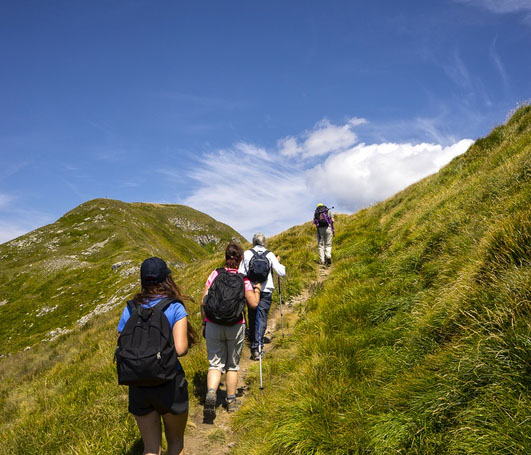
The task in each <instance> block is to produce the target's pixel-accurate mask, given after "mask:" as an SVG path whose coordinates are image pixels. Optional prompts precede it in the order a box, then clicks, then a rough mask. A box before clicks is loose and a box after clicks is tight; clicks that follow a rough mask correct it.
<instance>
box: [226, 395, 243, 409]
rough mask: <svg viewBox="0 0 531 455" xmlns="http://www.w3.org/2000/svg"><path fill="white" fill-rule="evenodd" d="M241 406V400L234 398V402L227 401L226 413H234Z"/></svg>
mask: <svg viewBox="0 0 531 455" xmlns="http://www.w3.org/2000/svg"><path fill="white" fill-rule="evenodd" d="M241 405H242V402H241V400H238V398H234V400H227V412H235V411H237V410H238V409H239V408H240V406H241Z"/></svg>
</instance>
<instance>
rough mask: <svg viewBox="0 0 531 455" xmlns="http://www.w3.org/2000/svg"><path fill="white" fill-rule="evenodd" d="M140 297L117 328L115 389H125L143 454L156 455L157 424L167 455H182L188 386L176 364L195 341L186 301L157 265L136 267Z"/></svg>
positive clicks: (162, 264) (148, 262)
mask: <svg viewBox="0 0 531 455" xmlns="http://www.w3.org/2000/svg"><path fill="white" fill-rule="evenodd" d="M140 282H141V287H142V288H141V292H140V293H138V294H136V295H135V297H134V298H133V299H132V300H130V301H128V302H127V305H126V307H125V308H124V310H123V312H122V316H121V318H120V322H119V323H118V332H119V333H120V335H119V338H118V347H117V349H116V354H115V358H116V367H117V372H118V383H119V384H122V385H128V386H129V412H130V413H131V414H133V415H134V417H135V420H136V423H137V425H138V429H139V430H140V434H141V436H142V440H143V442H144V454H160V451H161V443H162V428H161V418H162V421H163V422H164V433H165V435H166V441H167V443H168V450H167V453H168V455H180V454H183V453H184V449H183V446H184V429H185V427H186V421H187V420H188V383H187V381H186V378H185V374H184V370H183V367H182V365H181V363H180V362H179V359H178V358H179V357H182V356H183V355H185V354H186V353H187V352H188V347H189V346H191V345H192V344H194V343H195V342H196V341H197V335H196V333H195V331H194V329H193V328H192V326H191V325H190V323H189V321H188V317H187V312H186V309H185V307H184V304H183V299H184V298H185V296H184V295H183V294H182V292H181V290H180V289H179V287H178V286H177V285H176V284H175V282H174V281H173V279H172V276H171V270H170V269H169V268H168V266H167V265H166V262H164V261H163V260H162V259H160V258H157V257H151V258H149V259H146V260H145V261H144V262H142V265H141V266H140Z"/></svg>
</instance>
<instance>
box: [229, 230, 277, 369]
mask: <svg viewBox="0 0 531 455" xmlns="http://www.w3.org/2000/svg"><path fill="white" fill-rule="evenodd" d="M272 270H274V271H275V272H276V273H277V275H278V276H284V275H285V274H286V268H285V267H284V266H283V265H282V264H281V263H280V257H279V256H275V254H273V253H272V252H271V251H269V250H267V249H266V238H265V236H264V234H261V233H259V232H258V233H256V234H255V235H254V236H253V248H252V249H250V250H247V251H246V252H245V253H244V256H243V261H242V262H241V264H240V268H239V271H240V273H244V274H245V275H247V277H248V278H249V279H250V280H251V282H252V283H253V284H254V285H257V284H259V283H261V284H262V290H261V292H260V303H259V304H258V308H256V309H249V341H250V342H251V359H252V360H259V358H260V352H261V351H262V346H263V343H264V333H265V331H266V328H267V315H268V313H269V309H270V308H271V295H272V293H273V290H274V289H275V285H274V284H273V276H272V273H271V271H272Z"/></svg>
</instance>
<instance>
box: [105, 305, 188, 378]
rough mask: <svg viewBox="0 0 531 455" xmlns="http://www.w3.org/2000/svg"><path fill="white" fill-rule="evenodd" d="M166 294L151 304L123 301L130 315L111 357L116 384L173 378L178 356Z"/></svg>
mask: <svg viewBox="0 0 531 455" xmlns="http://www.w3.org/2000/svg"><path fill="white" fill-rule="evenodd" d="M175 301H176V300H175V299H172V298H169V297H166V298H164V299H162V300H161V301H160V302H158V303H157V304H156V305H154V306H153V307H151V308H145V307H144V306H142V305H139V304H137V303H135V302H134V301H133V300H130V301H129V302H127V307H128V308H129V312H130V316H129V319H128V320H127V322H126V323H125V326H124V328H123V330H122V332H121V333H120V336H119V338H118V347H117V348H116V353H115V359H116V369H117V371H118V384H121V385H134V386H155V385H159V384H162V383H164V382H166V381H169V380H171V379H173V378H174V377H175V376H176V374H177V371H178V369H179V360H178V359H177V352H176V351H175V345H174V342H173V332H172V328H171V326H170V322H169V321H168V318H167V317H166V315H165V314H164V310H165V309H166V308H168V306H169V305H170V304H171V303H172V302H175Z"/></svg>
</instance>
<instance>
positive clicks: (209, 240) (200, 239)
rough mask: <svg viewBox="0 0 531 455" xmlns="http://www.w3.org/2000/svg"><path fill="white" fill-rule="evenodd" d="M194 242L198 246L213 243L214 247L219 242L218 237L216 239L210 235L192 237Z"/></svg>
mask: <svg viewBox="0 0 531 455" xmlns="http://www.w3.org/2000/svg"><path fill="white" fill-rule="evenodd" d="M192 238H193V240H194V242H196V243H199V245H203V246H204V245H208V244H209V243H215V244H216V245H217V244H218V243H219V242H220V239H219V237H216V236H215V235H212V234H201V235H194V236H193V237H192Z"/></svg>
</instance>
